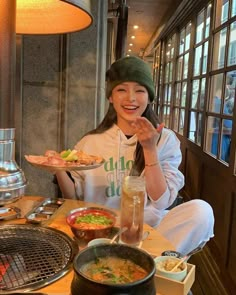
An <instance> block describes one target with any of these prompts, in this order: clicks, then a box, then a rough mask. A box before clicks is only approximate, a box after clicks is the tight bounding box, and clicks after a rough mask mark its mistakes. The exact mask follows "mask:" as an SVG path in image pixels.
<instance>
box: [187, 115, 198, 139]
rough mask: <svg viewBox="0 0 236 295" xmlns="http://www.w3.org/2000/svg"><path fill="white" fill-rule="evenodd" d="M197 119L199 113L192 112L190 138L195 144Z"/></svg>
mask: <svg viewBox="0 0 236 295" xmlns="http://www.w3.org/2000/svg"><path fill="white" fill-rule="evenodd" d="M196 118H197V113H196V112H191V113H190V125H189V134H188V138H189V139H190V140H192V141H194V142H195V141H196V127H197V126H196Z"/></svg>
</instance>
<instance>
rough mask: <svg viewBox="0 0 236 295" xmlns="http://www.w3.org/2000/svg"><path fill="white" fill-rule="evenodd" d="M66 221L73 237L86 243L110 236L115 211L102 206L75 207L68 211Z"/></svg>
mask: <svg viewBox="0 0 236 295" xmlns="http://www.w3.org/2000/svg"><path fill="white" fill-rule="evenodd" d="M66 221H67V223H68V225H69V226H70V228H71V231H72V233H73V234H74V235H75V237H76V238H77V239H78V240H79V241H83V242H85V243H88V242H89V241H91V240H93V239H96V238H107V237H109V236H110V234H111V232H112V229H113V227H114V225H115V223H116V213H115V212H113V211H112V210H109V209H106V208H102V207H84V208H77V209H74V210H72V211H70V212H69V214H68V215H67V217H66Z"/></svg>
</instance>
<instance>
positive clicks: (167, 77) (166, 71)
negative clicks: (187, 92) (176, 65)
mask: <svg viewBox="0 0 236 295" xmlns="http://www.w3.org/2000/svg"><path fill="white" fill-rule="evenodd" d="M169 66H170V64H169V63H168V64H166V69H165V82H168V81H169Z"/></svg>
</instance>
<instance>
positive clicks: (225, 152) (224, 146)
mask: <svg viewBox="0 0 236 295" xmlns="http://www.w3.org/2000/svg"><path fill="white" fill-rule="evenodd" d="M231 135H232V120H223V132H222V138H221V153H220V158H221V160H223V161H225V162H227V163H229V154H230V144H231Z"/></svg>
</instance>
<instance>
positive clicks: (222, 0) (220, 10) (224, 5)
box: [215, 0, 229, 27]
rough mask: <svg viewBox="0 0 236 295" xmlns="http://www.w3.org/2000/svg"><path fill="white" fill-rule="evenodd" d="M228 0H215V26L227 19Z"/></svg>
mask: <svg viewBox="0 0 236 295" xmlns="http://www.w3.org/2000/svg"><path fill="white" fill-rule="evenodd" d="M228 13H229V0H217V7H216V22H215V27H218V26H220V25H221V24H223V23H225V22H226V21H227V20H228Z"/></svg>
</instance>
